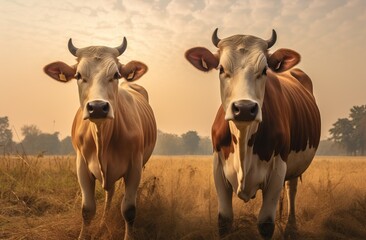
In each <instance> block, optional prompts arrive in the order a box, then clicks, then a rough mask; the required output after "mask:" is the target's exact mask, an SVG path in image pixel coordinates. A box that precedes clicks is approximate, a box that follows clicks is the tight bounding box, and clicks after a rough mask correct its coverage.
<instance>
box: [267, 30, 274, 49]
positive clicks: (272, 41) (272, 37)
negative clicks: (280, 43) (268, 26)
mask: <svg viewBox="0 0 366 240" xmlns="http://www.w3.org/2000/svg"><path fill="white" fill-rule="evenodd" d="M276 40H277V33H276V31H275V30H274V29H272V36H271V38H270V39H268V40H267V41H266V42H267V44H268V47H267V48H271V47H272V46H273V45H274V44H275V43H276Z"/></svg>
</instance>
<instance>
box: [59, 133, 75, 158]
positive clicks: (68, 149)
mask: <svg viewBox="0 0 366 240" xmlns="http://www.w3.org/2000/svg"><path fill="white" fill-rule="evenodd" d="M60 154H65V155H69V154H75V151H74V148H73V146H72V142H71V137H70V136H67V137H65V138H64V139H62V140H61V142H60Z"/></svg>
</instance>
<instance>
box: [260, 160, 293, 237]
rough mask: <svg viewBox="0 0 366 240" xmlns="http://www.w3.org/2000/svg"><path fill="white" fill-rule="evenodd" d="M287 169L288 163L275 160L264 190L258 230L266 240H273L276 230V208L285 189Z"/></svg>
mask: <svg viewBox="0 0 366 240" xmlns="http://www.w3.org/2000/svg"><path fill="white" fill-rule="evenodd" d="M286 169H287V166H286V163H285V162H284V161H282V159H281V158H280V157H275V158H274V159H273V167H271V169H270V171H271V172H270V173H269V178H268V180H267V181H266V183H265V186H264V189H263V202H262V207H261V210H260V212H259V217H258V230H259V233H260V234H261V236H262V237H263V238H264V239H271V238H272V235H273V232H274V229H275V223H274V222H275V218H276V207H277V204H278V200H279V198H280V195H281V191H282V189H283V183H284V181H285V175H286Z"/></svg>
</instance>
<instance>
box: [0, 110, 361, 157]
mask: <svg viewBox="0 0 366 240" xmlns="http://www.w3.org/2000/svg"><path fill="white" fill-rule="evenodd" d="M329 134H330V137H329V138H328V140H323V141H321V142H320V146H319V149H318V154H320V155H365V154H366V105H361V106H353V107H352V108H351V109H350V113H349V116H348V117H347V118H339V119H338V120H337V121H336V122H335V123H333V125H332V128H331V129H329ZM21 135H22V136H23V139H22V140H20V142H18V143H16V142H14V141H13V131H12V130H11V129H10V127H9V119H8V117H6V116H5V117H0V151H1V150H2V151H3V152H2V153H3V154H29V155H44V154H46V155H65V154H75V152H74V150H73V147H72V143H71V137H70V136H67V137H65V138H63V139H60V136H59V133H58V132H54V133H44V132H42V131H41V130H40V129H39V128H38V127H37V126H35V125H25V126H23V127H22V128H21ZM212 152H213V151H212V144H211V140H210V138H209V137H200V136H199V135H198V133H197V132H196V131H188V132H186V133H184V134H181V135H177V134H171V133H164V132H162V131H160V130H158V136H157V142H156V146H155V149H154V154H156V155H210V154H212ZM0 153H1V152H0Z"/></svg>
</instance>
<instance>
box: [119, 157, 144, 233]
mask: <svg viewBox="0 0 366 240" xmlns="http://www.w3.org/2000/svg"><path fill="white" fill-rule="evenodd" d="M133 161H134V162H133V164H132V166H131V167H130V169H129V172H128V174H127V176H126V177H124V180H125V196H124V197H123V200H122V205H121V211H122V216H123V218H124V219H125V226H126V227H125V238H124V239H125V240H126V239H133V238H134V236H133V224H134V221H135V217H136V193H137V188H138V186H139V184H140V180H141V172H142V157H141V158H139V159H134V160H133Z"/></svg>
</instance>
